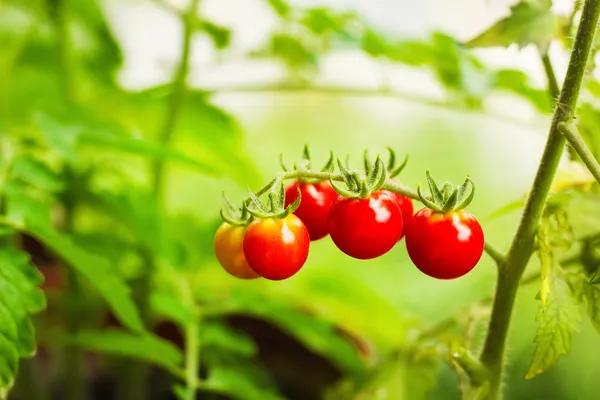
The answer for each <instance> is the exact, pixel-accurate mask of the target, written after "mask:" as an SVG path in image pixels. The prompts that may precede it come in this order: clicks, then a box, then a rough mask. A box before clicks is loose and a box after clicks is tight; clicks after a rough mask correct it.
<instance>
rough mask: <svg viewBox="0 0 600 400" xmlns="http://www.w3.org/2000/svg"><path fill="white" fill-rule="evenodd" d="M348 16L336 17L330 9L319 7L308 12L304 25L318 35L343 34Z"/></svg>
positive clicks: (303, 21)
mask: <svg viewBox="0 0 600 400" xmlns="http://www.w3.org/2000/svg"><path fill="white" fill-rule="evenodd" d="M347 17H348V16H340V15H335V14H334V13H333V12H332V11H331V10H330V9H327V8H323V7H318V8H311V9H309V10H308V11H307V12H306V15H305V16H304V18H303V19H302V23H303V24H304V25H305V26H306V27H307V28H308V29H309V30H310V31H312V32H314V33H316V34H317V35H322V34H324V33H327V32H342V31H343V29H344V24H345V22H346V20H347Z"/></svg>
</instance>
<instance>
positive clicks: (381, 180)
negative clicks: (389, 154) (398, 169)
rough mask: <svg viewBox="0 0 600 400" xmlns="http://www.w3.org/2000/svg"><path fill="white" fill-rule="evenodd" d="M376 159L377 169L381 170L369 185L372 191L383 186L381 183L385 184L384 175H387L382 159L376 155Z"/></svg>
mask: <svg viewBox="0 0 600 400" xmlns="http://www.w3.org/2000/svg"><path fill="white" fill-rule="evenodd" d="M377 160H379V170H380V171H381V172H380V173H379V177H378V179H377V180H376V181H375V182H374V184H373V185H372V186H371V191H373V192H376V191H378V190H379V189H381V188H382V187H383V185H384V184H385V180H386V175H387V174H386V169H385V165H384V164H383V161H382V160H381V158H379V157H377Z"/></svg>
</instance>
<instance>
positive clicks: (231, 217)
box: [220, 193, 252, 226]
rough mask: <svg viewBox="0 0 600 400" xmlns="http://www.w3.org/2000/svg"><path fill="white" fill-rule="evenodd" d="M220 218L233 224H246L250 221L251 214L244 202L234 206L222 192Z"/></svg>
mask: <svg viewBox="0 0 600 400" xmlns="http://www.w3.org/2000/svg"><path fill="white" fill-rule="evenodd" d="M220 213H221V219H222V220H223V221H225V222H227V223H228V224H229V225H233V226H247V225H248V224H249V223H250V222H252V215H250V213H249V212H248V209H247V208H246V206H245V205H244V204H242V207H239V208H236V207H235V206H234V205H233V204H232V203H231V201H229V199H228V198H227V196H225V193H223V207H221V211H220Z"/></svg>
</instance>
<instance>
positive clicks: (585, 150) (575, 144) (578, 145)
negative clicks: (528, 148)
mask: <svg viewBox="0 0 600 400" xmlns="http://www.w3.org/2000/svg"><path fill="white" fill-rule="evenodd" d="M558 129H559V130H560V133H562V134H563V136H564V137H565V138H566V139H567V141H568V142H569V144H570V145H571V147H572V148H573V150H575V152H576V153H577V154H578V155H579V157H581V161H583V163H584V164H585V166H586V167H587V169H588V170H589V171H590V172H591V173H592V175H593V176H594V178H595V179H596V181H597V182H600V164H598V161H596V158H595V157H594V155H593V154H592V152H591V151H590V149H589V147H588V146H587V145H586V144H585V141H584V140H583V138H582V137H581V134H580V133H579V130H578V129H577V126H576V125H575V124H574V123H573V122H561V123H560V124H558Z"/></svg>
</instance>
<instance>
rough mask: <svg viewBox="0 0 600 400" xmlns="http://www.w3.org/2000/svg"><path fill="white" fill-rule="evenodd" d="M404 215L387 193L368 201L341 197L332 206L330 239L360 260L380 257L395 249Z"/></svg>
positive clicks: (377, 194) (373, 196) (372, 197)
mask: <svg viewBox="0 0 600 400" xmlns="http://www.w3.org/2000/svg"><path fill="white" fill-rule="evenodd" d="M402 224H403V222H402V213H401V212H400V208H399V207H398V204H397V203H396V200H395V199H393V198H392V197H391V196H389V195H388V194H386V193H385V192H375V193H372V194H371V195H370V196H369V197H367V198H365V199H361V198H345V197H343V196H340V197H339V198H338V199H337V200H336V201H335V203H333V205H332V206H331V210H330V212H329V218H328V227H329V232H330V234H331V239H332V240H333V242H334V243H335V245H336V246H337V247H338V248H339V249H340V250H341V251H343V252H344V253H346V254H348V255H349V256H351V257H354V258H359V259H363V260H366V259H370V258H375V257H379V256H381V255H383V254H385V253H387V252H388V251H389V250H391V249H392V247H394V245H395V244H396V242H397V241H398V240H399V239H400V236H401V235H402Z"/></svg>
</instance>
